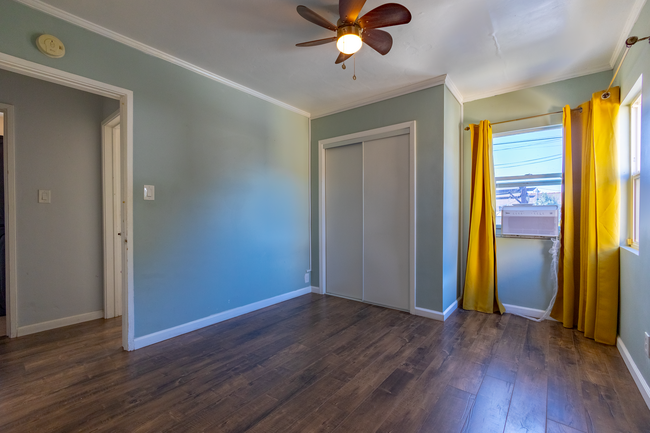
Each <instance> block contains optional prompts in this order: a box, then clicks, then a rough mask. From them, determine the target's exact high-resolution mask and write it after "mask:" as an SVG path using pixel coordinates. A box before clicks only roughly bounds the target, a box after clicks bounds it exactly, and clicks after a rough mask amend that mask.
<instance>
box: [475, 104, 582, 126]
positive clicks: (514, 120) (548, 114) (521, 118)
mask: <svg viewBox="0 0 650 433" xmlns="http://www.w3.org/2000/svg"><path fill="white" fill-rule="evenodd" d="M571 111H580V112H581V113H582V107H578V108H576V109H573V110H571ZM562 113H563V111H554V112H552V113H544V114H538V115H536V116H528V117H520V118H519V119H511V120H502V121H501V122H494V123H491V124H490V125H500V124H502V123H509V122H517V121H518V120H526V119H534V118H536V117H543V116H550V115H551V114H562ZM465 131H469V126H468V127H466V128H465Z"/></svg>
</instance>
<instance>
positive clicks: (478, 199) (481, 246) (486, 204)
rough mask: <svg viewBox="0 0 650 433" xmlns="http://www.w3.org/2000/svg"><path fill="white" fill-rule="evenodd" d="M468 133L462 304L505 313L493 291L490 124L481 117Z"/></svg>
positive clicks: (494, 257)
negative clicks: (469, 173) (466, 239)
mask: <svg viewBox="0 0 650 433" xmlns="http://www.w3.org/2000/svg"><path fill="white" fill-rule="evenodd" d="M469 127H470V131H471V136H472V188H471V201H470V211H469V214H470V217H469V221H470V222H469V244H468V249H467V269H466V271H465V290H464V292H463V302H462V306H463V308H464V309H465V310H476V311H482V312H484V313H494V312H497V311H499V312H501V313H502V314H503V313H504V312H505V309H504V308H503V305H502V304H501V302H500V301H499V296H498V292H497V245H496V224H495V212H494V206H495V203H496V192H495V186H494V163H493V160H492V127H491V126H490V122H488V121H487V120H482V121H481V123H480V124H479V125H470V126H469Z"/></svg>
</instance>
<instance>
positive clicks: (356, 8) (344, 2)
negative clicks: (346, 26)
mask: <svg viewBox="0 0 650 433" xmlns="http://www.w3.org/2000/svg"><path fill="white" fill-rule="evenodd" d="M364 4H366V0H339V15H340V16H341V20H342V21H343V22H346V23H353V22H355V21H356V19H357V18H358V17H359V12H361V8H363V5H364Z"/></svg>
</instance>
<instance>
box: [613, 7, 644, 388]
mask: <svg viewBox="0 0 650 433" xmlns="http://www.w3.org/2000/svg"><path fill="white" fill-rule="evenodd" d="M648 35H650V3H646V5H645V6H644V7H643V10H642V11H641V15H640V16H639V19H638V20H637V22H636V24H635V25H634V27H633V28H632V31H631V33H630V36H639V37H644V36H648ZM641 75H643V89H642V93H643V107H642V109H641V112H642V116H643V120H642V131H641V209H640V211H641V217H640V221H641V232H640V235H641V236H640V240H639V246H640V247H639V250H638V251H634V250H632V249H629V248H627V247H623V248H621V300H620V301H621V304H620V315H619V316H620V320H619V334H620V338H621V340H623V343H624V344H625V346H626V347H627V349H628V351H629V352H630V355H631V356H632V359H633V360H634V362H635V364H636V365H637V367H638V368H639V370H640V371H641V374H642V375H643V377H644V378H645V381H646V382H647V383H650V359H648V357H647V356H646V355H645V352H644V350H643V338H644V333H645V332H648V333H650V315H649V314H648V306H650V283H648V278H647V276H646V275H647V273H648V269H650V254H649V252H650V250H649V249H648V248H649V246H650V224H649V222H650V176H649V174H650V45H649V44H648V42H647V41H644V42H640V43H638V44H637V45H635V46H634V47H632V49H631V50H630V52H629V54H628V56H627V58H626V60H625V63H624V64H623V67H622V68H621V72H620V73H619V76H618V78H617V80H616V84H617V85H619V86H621V98H624V97H625V95H627V94H628V93H629V91H630V89H631V88H632V86H634V84H635V83H636V81H637V79H638V78H639V77H640V76H641ZM621 163H622V165H623V170H622V171H624V172H626V174H627V176H629V160H622V161H621ZM624 180H626V179H624ZM621 186H622V191H623V192H624V193H625V192H626V191H627V188H628V185H627V184H626V183H624V184H622V185H621ZM624 203H625V200H624ZM627 222H628V220H627V218H623V219H622V220H621V225H622V226H623V227H624V230H626V231H627V229H628V228H629V227H628V224H627Z"/></svg>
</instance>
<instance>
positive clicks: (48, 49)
mask: <svg viewBox="0 0 650 433" xmlns="http://www.w3.org/2000/svg"><path fill="white" fill-rule="evenodd" d="M36 47H37V48H38V50H39V51H40V52H41V53H43V54H45V55H46V56H48V57H52V58H54V59H59V58H61V57H63V56H64V55H65V46H64V45H63V42H61V41H60V40H59V38H57V37H56V36H52V35H40V36H39V37H38V39H36Z"/></svg>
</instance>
